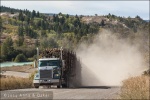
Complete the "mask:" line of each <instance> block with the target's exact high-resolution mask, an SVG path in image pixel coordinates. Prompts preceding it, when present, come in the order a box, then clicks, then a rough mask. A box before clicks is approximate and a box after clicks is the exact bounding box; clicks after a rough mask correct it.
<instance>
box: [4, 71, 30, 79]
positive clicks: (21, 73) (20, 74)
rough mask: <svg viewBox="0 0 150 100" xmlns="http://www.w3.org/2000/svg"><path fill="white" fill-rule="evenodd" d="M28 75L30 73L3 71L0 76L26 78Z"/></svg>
mask: <svg viewBox="0 0 150 100" xmlns="http://www.w3.org/2000/svg"><path fill="white" fill-rule="evenodd" d="M30 74H31V73H25V72H15V71H5V72H3V74H2V75H7V76H15V77H23V78H28V77H29V75H30Z"/></svg>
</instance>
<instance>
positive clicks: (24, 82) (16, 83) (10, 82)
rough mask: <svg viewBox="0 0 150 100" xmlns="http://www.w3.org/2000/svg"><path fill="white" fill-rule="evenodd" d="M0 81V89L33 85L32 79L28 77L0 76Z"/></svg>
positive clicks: (30, 86)
mask: <svg viewBox="0 0 150 100" xmlns="http://www.w3.org/2000/svg"><path fill="white" fill-rule="evenodd" d="M0 82H1V83H0V91H2V90H11V89H23V88H32V87H33V84H32V80H30V79H28V78H20V77H12V76H11V77H8V76H3V77H2V76H1V77H0Z"/></svg>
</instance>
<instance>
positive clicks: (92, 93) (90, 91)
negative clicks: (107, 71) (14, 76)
mask: <svg viewBox="0 0 150 100" xmlns="http://www.w3.org/2000/svg"><path fill="white" fill-rule="evenodd" d="M10 91H13V93H15V92H16V93H21V92H24V93H34V92H35V91H36V92H37V91H39V92H43V93H44V92H45V91H48V92H51V93H52V94H53V99H90V100H92V99H98V100H99V99H116V98H117V97H118V94H119V91H120V87H107V86H101V87H81V88H72V89H57V88H39V89H34V88H33V89H17V90H7V91H1V94H3V93H4V92H5V93H7V92H8V93H9V92H10ZM24 98H25V97H24ZM3 99H4V98H3ZM26 99H27V98H26ZM43 99H44V98H43Z"/></svg>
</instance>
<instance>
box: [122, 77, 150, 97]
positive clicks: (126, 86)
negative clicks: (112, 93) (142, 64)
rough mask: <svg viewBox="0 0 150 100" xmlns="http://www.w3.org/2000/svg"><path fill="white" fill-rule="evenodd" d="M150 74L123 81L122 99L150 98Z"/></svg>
mask: <svg viewBox="0 0 150 100" xmlns="http://www.w3.org/2000/svg"><path fill="white" fill-rule="evenodd" d="M149 78H150V77H149V76H145V75H142V76H137V77H132V78H129V79H127V80H124V81H123V86H122V88H121V94H120V97H121V99H140V100H143V99H150V98H149V96H150V95H149V94H150V91H149Z"/></svg>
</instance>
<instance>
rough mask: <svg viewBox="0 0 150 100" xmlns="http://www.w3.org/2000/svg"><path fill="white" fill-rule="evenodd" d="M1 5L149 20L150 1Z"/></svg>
mask: <svg viewBox="0 0 150 100" xmlns="http://www.w3.org/2000/svg"><path fill="white" fill-rule="evenodd" d="M1 5H4V6H7V7H12V8H18V9H28V10H31V11H32V10H36V11H40V12H41V13H59V12H62V13H64V14H71V15H75V14H78V15H95V14H98V15H107V14H108V13H111V14H114V15H117V16H122V17H123V16H124V17H128V16H130V17H135V16H136V15H139V16H140V17H141V18H143V19H145V20H149V1H148V0H147V1H1Z"/></svg>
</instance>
